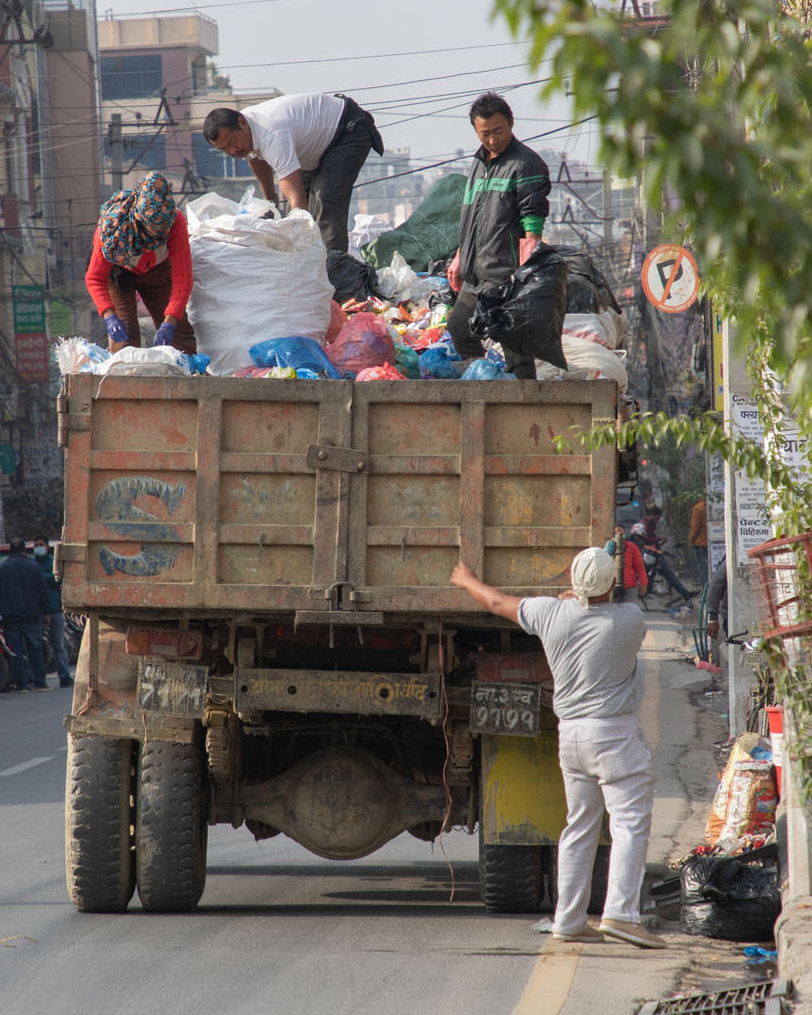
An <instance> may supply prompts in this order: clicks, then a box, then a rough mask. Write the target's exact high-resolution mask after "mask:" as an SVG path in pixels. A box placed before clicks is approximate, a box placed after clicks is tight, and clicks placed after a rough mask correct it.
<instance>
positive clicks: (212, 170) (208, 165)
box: [192, 133, 254, 180]
mask: <svg viewBox="0 0 812 1015" xmlns="http://www.w3.org/2000/svg"><path fill="white" fill-rule="evenodd" d="M192 151H193V152H194V158H195V172H196V173H197V175H198V176H205V177H208V178H209V179H216V180H231V179H234V178H235V177H241V176H250V177H251V179H253V178H254V174H253V173H252V172H251V167H250V166H249V165H248V163H247V162H246V161H245V159H232V157H231V156H230V155H225V154H223V152H221V151H218V150H217V149H216V148H213V147H212V146H211V145H210V144H209V142H208V141H207V140H206V139H205V138H204V137H203V134H202V133H197V134H193V135H192Z"/></svg>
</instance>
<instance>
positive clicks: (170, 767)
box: [135, 740, 208, 913]
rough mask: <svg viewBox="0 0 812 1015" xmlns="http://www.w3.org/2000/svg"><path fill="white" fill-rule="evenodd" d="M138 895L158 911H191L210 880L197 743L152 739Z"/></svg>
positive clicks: (139, 819)
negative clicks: (178, 742)
mask: <svg viewBox="0 0 812 1015" xmlns="http://www.w3.org/2000/svg"><path fill="white" fill-rule="evenodd" d="M135 829H136V830H135V864H136V880H137V883H138V895H139V897H140V899H141V904H142V905H143V907H144V909H146V910H147V911H149V912H156V913H182V912H190V911H191V910H193V909H194V908H195V906H197V904H198V902H199V901H200V896H201V895H202V894H203V889H204V887H205V885H206V843H207V839H208V824H207V822H206V807H205V804H204V798H203V765H202V759H201V756H200V749H199V748H198V746H197V744H176V743H170V742H168V741H165V740H148V741H147V742H146V743H145V744H144V745H143V746H142V748H141V752H140V757H139V761H138V780H137V793H136V823H135Z"/></svg>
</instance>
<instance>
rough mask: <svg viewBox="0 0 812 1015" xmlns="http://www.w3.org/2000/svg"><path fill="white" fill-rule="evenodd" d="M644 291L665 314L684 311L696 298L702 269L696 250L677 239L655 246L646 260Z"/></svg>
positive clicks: (644, 263) (643, 277)
mask: <svg viewBox="0 0 812 1015" xmlns="http://www.w3.org/2000/svg"><path fill="white" fill-rule="evenodd" d="M642 281H643V291H644V292H645V294H646V296H647V297H648V298H649V300H650V302H651V303H653V304H654V306H655V307H657V309H658V310H662V311H663V312H664V313H666V314H681V313H682V311H683V310H687V309H688V307H690V306H692V305H693V304H694V303H695V302H696V297H697V294H698V292H699V270H698V268H697V266H696V261H695V260H694V256H693V254H692V253H691V252H690V251H688V250H686V249H685V247H678V246H677V245H676V244H675V243H664V244H663V245H662V246H660V247H655V248H654V250H652V251H651V253H650V254H649V255H648V257H647V258H646V259H645V261H644V262H643V271H642Z"/></svg>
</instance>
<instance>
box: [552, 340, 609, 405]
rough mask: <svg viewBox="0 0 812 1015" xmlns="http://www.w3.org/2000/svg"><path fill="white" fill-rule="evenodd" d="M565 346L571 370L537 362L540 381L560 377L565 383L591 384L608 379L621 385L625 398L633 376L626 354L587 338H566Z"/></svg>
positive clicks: (563, 345) (563, 343)
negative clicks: (587, 382) (592, 381)
mask: <svg viewBox="0 0 812 1015" xmlns="http://www.w3.org/2000/svg"><path fill="white" fill-rule="evenodd" d="M561 346H562V348H563V350H564V358H565V359H566V361H567V365H568V366H569V370H559V369H558V367H554V366H551V365H550V364H549V363H545V362H544V361H543V360H536V376H537V377H538V378H539V380H548V379H550V378H553V377H560V378H563V379H564V380H572V381H591V380H595V379H596V378H599V377H607V378H609V380H612V381H617V383H618V387H619V388H620V392H621V394H623V393H624V392H625V391H626V389H627V388H628V386H629V376H628V374H627V373H626V368H625V367H624V365H623V360H624V359H625V357H626V352H625V350H618V351H617V352H614V351H613V350H612V349H604V347H603V346H601V345H596V343H595V342H590V341H588V340H587V339H584V338H572V337H571V336H569V335H562V337H561Z"/></svg>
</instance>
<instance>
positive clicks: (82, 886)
mask: <svg viewBox="0 0 812 1015" xmlns="http://www.w3.org/2000/svg"><path fill="white" fill-rule="evenodd" d="M132 768H133V743H132V741H131V740H113V739H108V738H107V737H94V736H83V737H78V736H71V737H69V738H68V767H67V780H66V789H65V866H66V873H67V881H68V892H69V894H70V897H71V901H72V902H73V904H74V906H75V907H76V909H78V910H79V912H80V913H118V912H121V911H122V910H124V909H126V908H127V903H128V902H129V901H130V899H131V898H132V896H133V892H134V890H135V854H134V852H133V838H132V832H131V829H132V823H133V816H132V803H131V800H132Z"/></svg>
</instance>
